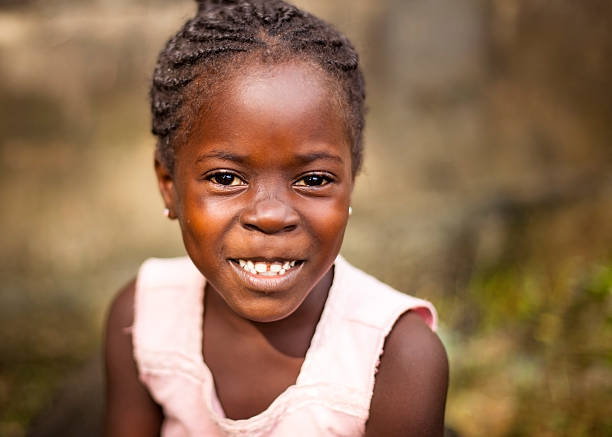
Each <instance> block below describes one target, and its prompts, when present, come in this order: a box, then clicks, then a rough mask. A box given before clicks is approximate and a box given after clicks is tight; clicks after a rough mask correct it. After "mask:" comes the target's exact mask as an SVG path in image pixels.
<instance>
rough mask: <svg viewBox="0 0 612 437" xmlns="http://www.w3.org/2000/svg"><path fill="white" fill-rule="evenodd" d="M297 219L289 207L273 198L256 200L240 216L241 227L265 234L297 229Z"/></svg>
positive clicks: (295, 213) (294, 212)
mask: <svg viewBox="0 0 612 437" xmlns="http://www.w3.org/2000/svg"><path fill="white" fill-rule="evenodd" d="M299 219H300V217H299V215H298V213H297V212H296V211H295V210H294V209H293V208H292V207H291V206H290V205H288V204H287V203H286V202H283V201H282V200H280V199H274V198H267V199H261V200H258V201H256V202H254V203H253V205H252V206H251V207H250V208H246V209H245V210H244V211H243V212H242V214H241V215H240V222H241V224H242V226H243V227H245V228H246V229H248V230H252V231H259V232H263V233H265V234H275V233H278V232H288V231H292V230H294V229H295V228H297V225H298V222H299Z"/></svg>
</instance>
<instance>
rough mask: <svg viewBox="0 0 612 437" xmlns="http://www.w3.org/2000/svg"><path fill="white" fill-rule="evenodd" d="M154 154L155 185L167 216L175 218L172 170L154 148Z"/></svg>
mask: <svg viewBox="0 0 612 437" xmlns="http://www.w3.org/2000/svg"><path fill="white" fill-rule="evenodd" d="M153 156H154V166H155V175H156V176H157V185H158V187H159V192H160V193H161V196H162V199H163V201H164V205H166V208H168V218H169V219H175V218H176V217H177V216H176V210H177V209H176V206H177V205H176V193H175V191H174V176H173V175H172V172H171V171H170V170H169V169H168V168H166V165H165V164H164V163H162V161H161V158H160V156H159V152H158V151H157V150H156V151H155V154H154V155H153Z"/></svg>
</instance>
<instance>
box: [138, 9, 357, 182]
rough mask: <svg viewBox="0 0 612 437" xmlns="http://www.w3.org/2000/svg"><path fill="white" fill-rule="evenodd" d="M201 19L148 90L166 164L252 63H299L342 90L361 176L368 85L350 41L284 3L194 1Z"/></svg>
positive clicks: (171, 47)
mask: <svg viewBox="0 0 612 437" xmlns="http://www.w3.org/2000/svg"><path fill="white" fill-rule="evenodd" d="M196 1H197V3H198V11H197V14H196V16H195V17H194V18H192V19H190V20H188V21H187V22H186V23H185V24H184V26H183V27H182V28H181V29H180V30H179V32H178V33H177V34H176V35H175V36H173V37H172V38H170V40H169V41H168V42H167V43H166V46H165V47H164V49H163V50H162V52H161V53H160V55H159V58H158V61H157V65H156V67H155V71H154V74H153V83H152V86H151V91H150V97H151V111H152V132H153V134H154V135H155V136H156V137H157V152H158V156H159V159H160V161H161V163H162V164H163V165H164V166H165V167H166V168H167V169H168V170H170V171H172V170H173V169H174V161H175V152H176V148H177V147H178V145H179V144H180V143H181V141H182V140H183V139H184V138H185V136H186V135H187V133H188V131H189V130H190V128H191V125H190V123H193V121H194V119H195V117H196V116H197V113H198V112H199V111H200V110H201V109H202V108H203V107H204V106H205V105H206V99H207V98H210V97H211V96H212V95H213V94H214V92H215V91H216V90H217V89H218V88H219V87H220V86H222V83H223V82H224V81H223V80H220V78H227V76H228V73H230V72H231V71H232V70H233V72H234V73H236V72H237V68H236V65H240V63H241V62H245V61H246V60H247V59H248V56H253V55H255V54H260V55H263V57H262V60H263V62H267V61H266V60H269V59H272V60H273V61H276V62H278V61H279V60H288V59H296V58H298V59H302V60H304V61H306V62H309V63H312V64H313V65H315V66H318V67H319V68H320V69H322V70H323V71H325V72H326V73H327V75H328V76H329V78H331V79H332V80H335V81H336V84H337V85H339V88H340V90H339V92H340V99H339V100H340V102H341V106H342V109H343V110H344V115H345V122H346V128H347V132H348V134H349V139H350V144H351V156H352V169H353V175H356V174H357V172H358V171H359V169H360V167H361V162H362V158H363V144H362V131H363V127H364V99H365V84H364V80H363V75H362V73H361V70H360V68H359V57H358V55H357V52H356V51H355V49H354V48H353V46H352V45H351V43H350V41H349V40H348V39H347V38H346V37H344V36H343V35H342V34H340V33H339V32H338V31H337V30H336V29H334V28H333V27H332V26H331V25H329V24H328V23H326V22H324V21H322V20H320V19H318V18H316V17H314V16H313V15H311V14H308V13H307V12H304V11H302V10H300V9H298V8H296V7H294V6H292V5H290V4H288V3H285V2H284V1H282V0H196Z"/></svg>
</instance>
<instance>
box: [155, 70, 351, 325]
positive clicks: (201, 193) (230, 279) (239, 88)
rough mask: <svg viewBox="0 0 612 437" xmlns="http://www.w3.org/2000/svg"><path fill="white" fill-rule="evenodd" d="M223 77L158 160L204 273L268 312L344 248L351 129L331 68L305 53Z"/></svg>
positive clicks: (317, 277)
mask: <svg viewBox="0 0 612 437" xmlns="http://www.w3.org/2000/svg"><path fill="white" fill-rule="evenodd" d="M226 80H227V81H228V82H227V84H226V86H224V87H223V90H222V91H219V92H218V93H217V94H216V95H215V97H214V99H213V101H212V105H211V106H210V107H209V108H207V110H206V111H205V113H204V114H203V115H202V116H201V117H200V119H199V120H198V121H197V123H195V125H194V128H193V129H192V131H191V132H190V134H189V136H188V138H187V141H186V143H185V144H183V145H181V147H180V148H179V149H178V150H177V153H176V163H175V168H174V172H173V173H172V174H171V173H169V172H167V171H166V170H165V169H164V168H163V166H162V165H161V164H160V163H159V162H156V170H157V175H158V179H159V183H160V188H161V191H162V195H163V197H164V201H165V203H166V205H167V206H168V207H169V208H170V210H171V211H172V212H173V214H174V215H176V217H177V218H178V220H179V223H180V226H181V231H182V235H183V241H184V243H185V247H186V249H187V252H188V254H189V256H190V257H191V259H192V260H193V262H194V264H195V265H196V266H197V267H198V269H199V270H200V271H201V272H202V274H203V275H204V276H205V277H206V278H207V280H208V283H209V285H210V286H211V287H212V288H213V289H214V290H215V291H216V292H217V293H219V295H220V296H221V297H222V298H223V299H224V300H225V302H226V303H227V304H228V306H229V307H230V308H231V309H232V310H233V311H234V312H235V313H236V314H238V315H240V316H241V317H244V318H246V319H249V320H252V321H257V322H271V321H276V320H280V319H283V318H285V317H287V316H289V315H290V314H292V313H293V312H294V311H295V310H296V309H297V308H298V307H299V306H300V304H301V303H302V302H303V301H304V299H305V298H306V297H307V296H308V294H309V293H310V292H311V291H312V290H313V289H314V288H315V287H316V286H317V285H318V284H320V283H321V284H322V283H323V282H321V281H322V279H323V277H324V276H325V274H326V273H327V272H328V271H329V270H330V268H331V266H332V264H333V261H334V259H335V257H336V255H337V254H338V252H339V250H340V246H341V244H342V238H343V235H344V229H345V227H346V223H347V220H348V207H349V204H350V196H351V192H352V188H353V175H352V173H351V153H350V145H349V137H348V135H347V130H346V125H345V122H344V117H343V112H342V110H341V109H340V105H338V104H337V99H336V98H335V97H334V94H333V93H332V92H331V91H330V79H329V78H328V77H327V76H326V75H325V73H323V72H321V71H320V70H318V69H316V68H314V67H312V66H310V65H309V64H306V63H303V62H298V61H294V62H287V63H283V64H280V65H273V66H269V65H268V66H262V65H259V64H255V65H250V66H246V67H243V68H242V69H241V71H240V74H239V75H236V76H234V77H233V78H228V79H226ZM319 286H320V285H319Z"/></svg>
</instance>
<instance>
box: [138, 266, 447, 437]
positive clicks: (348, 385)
mask: <svg viewBox="0 0 612 437" xmlns="http://www.w3.org/2000/svg"><path fill="white" fill-rule="evenodd" d="M204 285H205V279H204V278H203V277H202V274H201V273H200V272H199V271H198V270H197V269H196V267H195V266H194V265H193V264H192V262H191V261H190V259H189V258H176V259H149V260H148V261H146V262H145V263H144V264H143V265H142V267H141V268H140V271H139V273H138V280H137V284H136V297H135V308H136V309H135V318H134V326H133V330H132V335H133V344H134V357H135V359H136V363H137V365H138V370H139V376H140V379H141V380H142V382H143V383H144V384H145V385H146V387H147V388H148V389H149V391H150V393H151V395H152V397H153V398H154V399H155V401H156V402H158V403H159V404H160V405H161V406H162V408H163V411H164V423H163V425H162V433H161V435H162V436H163V437H187V436H198V437H200V436H211V437H221V436H249V437H257V436H275V437H277V436H278V437H280V436H283V437H286V436H305V437H306V436H307V437H312V436H347V437H348V436H362V435H364V433H365V423H366V420H367V419H368V413H369V409H370V399H371V397H372V391H373V389H374V376H375V374H376V370H377V367H378V362H379V358H380V356H381V354H382V349H383V345H384V341H385V337H386V336H387V334H388V333H389V331H390V330H391V328H392V327H393V325H394V323H395V321H396V320H397V318H398V317H399V316H400V315H401V314H403V313H404V312H406V311H409V310H412V311H415V312H417V313H418V314H419V315H421V316H422V317H423V319H424V320H425V321H426V322H427V324H428V325H429V326H430V327H431V328H432V329H433V330H435V329H436V312H435V309H434V308H433V306H432V305H431V304H430V303H429V302H427V301H424V300H421V299H417V298H414V297H411V296H407V295H405V294H402V293H399V292H398V291H395V290H393V289H392V288H390V287H389V286H387V285H385V284H383V283H381V282H379V281H378V280H376V279H374V278H373V277H371V276H369V275H367V274H365V273H364V272H362V271H360V270H358V269H357V268H355V267H353V266H351V265H350V264H349V263H348V262H346V261H345V260H344V259H343V258H342V257H340V256H338V258H337V259H336V262H335V269H334V280H333V284H332V287H331V289H330V291H329V296H328V298H327V302H326V303H325V308H324V310H323V313H322V314H321V319H320V320H319V323H318V324H317V327H316V330H315V334H314V336H313V338H312V341H311V344H310V347H309V349H308V351H307V353H306V357H305V359H304V363H303V365H302V368H301V370H300V373H299V376H298V378H297V381H296V382H295V384H294V385H292V386H290V387H288V388H287V389H286V390H285V391H284V392H283V393H281V394H280V395H279V396H278V397H277V398H276V399H275V400H274V401H273V402H272V404H271V405H270V406H269V407H268V408H267V409H266V410H265V411H263V412H262V413H260V414H258V415H256V416H254V417H251V418H249V419H244V420H232V419H229V418H226V417H225V415H224V413H223V408H222V406H221V404H220V403H219V400H218V399H217V396H216V393H215V385H214V380H213V377H212V374H211V372H210V370H209V369H208V367H207V366H206V363H204V361H203V358H202V341H201V340H202V314H203V292H204ZM246 392H248V387H245V393H246Z"/></svg>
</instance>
